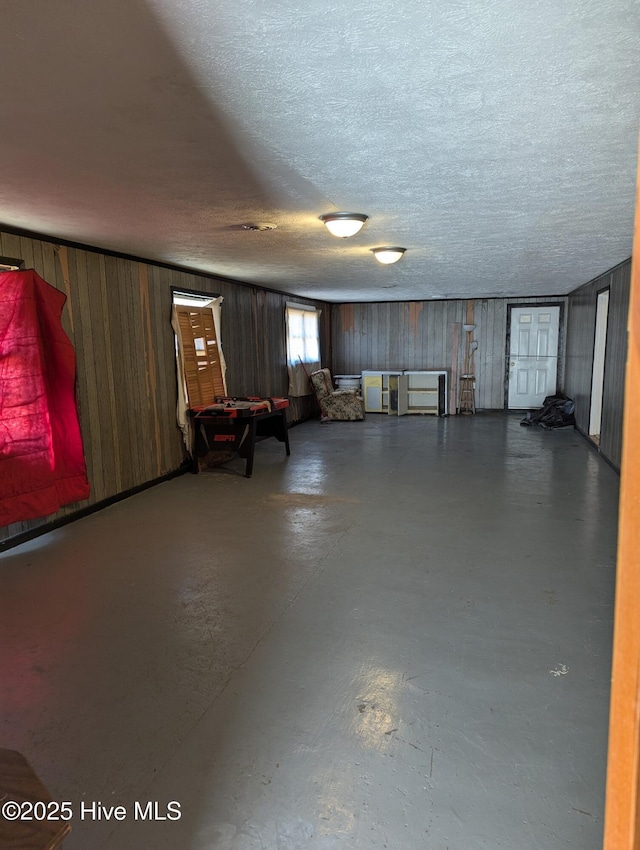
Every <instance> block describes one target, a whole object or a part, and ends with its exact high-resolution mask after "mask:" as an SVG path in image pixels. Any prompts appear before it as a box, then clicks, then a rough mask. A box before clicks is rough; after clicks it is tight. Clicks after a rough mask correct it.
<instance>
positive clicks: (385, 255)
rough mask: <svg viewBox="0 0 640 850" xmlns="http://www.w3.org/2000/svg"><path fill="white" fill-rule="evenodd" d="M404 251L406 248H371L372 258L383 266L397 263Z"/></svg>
mask: <svg viewBox="0 0 640 850" xmlns="http://www.w3.org/2000/svg"><path fill="white" fill-rule="evenodd" d="M406 250H407V249H406V248H397V247H395V246H389V245H387V246H385V247H384V248H372V251H373V256H374V257H375V258H376V260H377V261H378V262H379V263H383V264H384V265H385V266H389V265H391V263H397V262H398V260H399V259H400V258H401V257H402V255H403V254H404V252H405V251H406Z"/></svg>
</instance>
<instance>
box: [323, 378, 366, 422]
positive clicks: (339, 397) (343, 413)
mask: <svg viewBox="0 0 640 850" xmlns="http://www.w3.org/2000/svg"><path fill="white" fill-rule="evenodd" d="M310 380H311V386H312V387H313V390H314V392H315V394H316V398H317V399H318V404H319V405H320V411H321V413H322V415H323V417H324V418H325V419H337V420H341V421H345V420H346V421H348V420H351V421H353V420H357V419H364V403H363V401H362V396H361V395H360V394H359V393H358V390H355V389H351V390H335V389H334V388H333V379H332V377H331V372H330V371H329V369H319V370H318V371H317V372H312V373H311V375H310Z"/></svg>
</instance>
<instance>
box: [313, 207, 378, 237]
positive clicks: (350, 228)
mask: <svg viewBox="0 0 640 850" xmlns="http://www.w3.org/2000/svg"><path fill="white" fill-rule="evenodd" d="M368 218H369V216H368V215H364V213H350V212H337V213H327V215H321V216H320V221H323V222H324V223H325V224H326V226H327V230H328V231H329V233H331V234H333V235H334V236H340V237H342V238H343V239H344V238H345V237H347V236H355V234H356V233H357V232H358V231H359V230H361V229H362V225H363V224H364V223H365V221H366V220H367V219H368Z"/></svg>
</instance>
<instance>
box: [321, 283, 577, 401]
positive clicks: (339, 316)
mask: <svg viewBox="0 0 640 850" xmlns="http://www.w3.org/2000/svg"><path fill="white" fill-rule="evenodd" d="M566 301H567V299H566V298H509V299H498V298H488V299H479V300H475V301H453V300H451V301H396V302H385V303H367V304H341V305H340V306H338V307H335V308H334V309H333V311H332V313H333V322H332V341H333V370H334V373H335V374H339V375H340V374H344V375H350V374H354V375H355V374H358V373H360V372H361V371H362V370H363V369H448V370H450V372H454V373H455V371H456V370H455V368H454V365H455V366H457V368H458V370H462V369H463V368H464V357H465V344H466V338H465V337H466V334H465V332H464V331H463V330H462V325H463V324H464V323H466V322H467V320H468V319H469V323H470V324H474V323H475V325H476V329H475V331H474V333H473V336H472V339H474V340H476V341H477V342H478V350H477V351H476V353H475V356H474V363H473V369H474V374H475V376H476V406H477V407H478V408H482V409H494V410H495V409H497V410H500V409H502V408H504V406H505V387H506V378H507V371H506V366H507V357H506V339H507V322H508V312H509V311H508V307H509V305H517V304H548V303H556V304H557V303H560V304H561V305H562V307H563V310H564V309H565V308H566ZM563 344H564V335H563V334H562V333H561V345H560V387H562V382H563V378H564V349H563ZM454 377H455V375H454ZM452 389H453V392H454V393H455V386H454V387H453V388H452ZM454 397H455V396H454Z"/></svg>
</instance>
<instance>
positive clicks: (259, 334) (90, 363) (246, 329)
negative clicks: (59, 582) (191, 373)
mask: <svg viewBox="0 0 640 850" xmlns="http://www.w3.org/2000/svg"><path fill="white" fill-rule="evenodd" d="M0 253H2V254H4V255H6V256H10V257H21V258H22V259H24V260H25V266H26V267H32V268H34V269H35V271H36V272H38V274H40V275H41V276H42V277H43V278H44V279H45V280H46V281H48V282H49V283H50V284H51V285H52V286H55V287H56V288H57V289H59V290H61V291H62V292H64V293H65V294H66V296H67V301H66V303H65V307H64V311H63V317H62V321H63V326H64V329H65V331H66V332H67V333H68V335H69V338H70V339H71V341H72V342H73V344H74V348H75V352H76V359H77V373H78V405H79V413H80V423H81V430H82V436H83V441H84V451H85V457H86V461H87V473H88V476H89V481H90V484H91V495H90V498H89V500H88V501H87V502H83V503H81V504H78V505H67V506H65V507H63V508H61V510H60V511H59V512H58V513H57V514H55V515H54V516H52V517H46V518H42V519H41V520H30V521H28V522H24V523H15V524H13V525H12V526H8V527H6V528H2V529H0V539H1V540H4V539H7V538H10V537H12V536H14V535H16V534H20V533H22V532H25V531H29V530H32V529H36V528H37V527H38V526H41V525H42V524H43V523H44V522H46V521H47V520H51V519H57V518H62V517H66V516H72V515H73V514H74V513H75V512H77V511H78V510H79V509H82V508H84V507H86V506H87V505H92V504H95V503H96V502H99V501H102V500H104V499H108V498H111V497H113V496H117V495H118V494H120V493H122V492H126V491H127V490H130V489H132V488H135V487H138V486H141V485H144V484H145V483H147V482H149V481H152V480H154V479H155V478H157V477H159V476H162V475H164V474H166V473H168V472H171V471H173V470H176V469H178V468H179V467H180V465H181V464H182V462H183V460H184V459H185V454H184V446H183V442H182V435H181V433H180V430H179V429H178V426H177V424H176V402H177V389H176V386H177V385H176V369H175V348H174V336H173V330H172V328H171V300H172V296H171V289H172V287H175V288H180V289H187V290H195V291H199V292H209V293H211V294H212V295H214V294H215V295H222V296H223V297H224V302H223V306H222V347H223V351H224V354H225V359H226V362H227V386H228V391H229V392H230V393H231V394H233V395H238V396H241V395H253V394H269V395H284V396H286V395H287V391H288V377H287V370H286V335H285V334H286V332H285V324H284V309H285V303H286V301H287V300H291V296H286V295H282V294H280V293H272V292H267V291H263V290H257V289H255V288H253V287H249V286H243V285H241V284H236V283H234V282H231V281H225V280H216V279H213V278H209V277H206V276H203V275H198V274H194V273H191V272H186V271H180V270H176V269H167V268H164V267H160V266H155V265H153V264H152V263H141V262H137V261H134V260H129V259H125V258H122V257H114V256H110V255H105V254H101V253H100V252H99V251H92V250H83V249H80V248H77V247H71V246H65V245H56V244H54V243H52V242H49V241H46V240H41V239H38V238H37V237H33V238H29V237H26V236H16V235H14V234H11V233H5V232H2V231H0ZM299 300H300V299H299ZM301 300H303V301H304V302H305V303H311V304H313V305H315V306H317V307H319V308H321V309H322V315H321V320H320V338H321V352H322V357H323V363H325V364H326V365H329V366H330V367H332V362H331V359H330V358H331V309H330V305H327V304H323V303H322V302H314V301H310V300H309V299H301ZM327 358H329V359H327ZM314 411H315V400H314V398H313V396H309V397H303V398H300V399H293V400H292V403H291V408H290V411H289V412H290V417H289V418H290V420H298V419H302V418H305V417H307V416H309V415H312V414H313V413H314Z"/></svg>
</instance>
